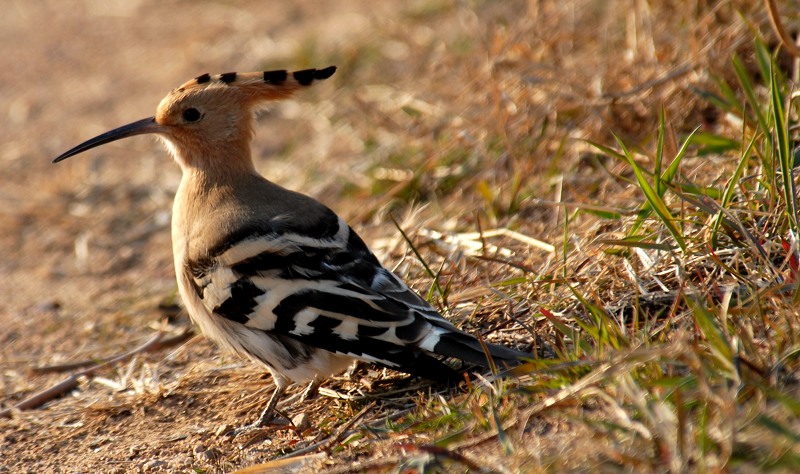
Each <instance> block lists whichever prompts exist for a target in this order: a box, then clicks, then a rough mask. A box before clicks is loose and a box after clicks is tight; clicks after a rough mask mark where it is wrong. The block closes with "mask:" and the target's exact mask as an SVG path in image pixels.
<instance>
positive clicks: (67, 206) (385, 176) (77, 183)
mask: <svg viewBox="0 0 800 474" xmlns="http://www.w3.org/2000/svg"><path fill="white" fill-rule="evenodd" d="M760 7H761V5H760V2H748V1H744V0H741V1H719V2H713V1H702V0H696V1H689V2H684V1H669V0H651V1H646V0H626V1H622V0H618V1H600V0H566V1H563V0H562V1H549V0H504V1H479V0H412V1H408V2H406V1H401V2H398V1H385V0H369V1H366V0H332V1H325V2H317V1H302V0H301V1H293V2H275V1H270V2H265V1H247V0H238V1H237V0H230V1H222V0H220V1H209V0H203V1H179V0H171V1H156V0H109V1H104V0H83V1H79V0H71V1H69V2H62V1H55V0H51V1H44V0H43V1H36V2H29V1H22V0H3V2H2V14H0V91H1V92H0V254H1V255H2V257H3V258H2V259H0V281H2V282H3V286H2V289H0V294H2V295H3V297H1V298H0V320H2V321H3V324H2V325H0V358H2V360H0V363H2V366H3V368H4V370H5V372H4V375H3V378H2V379H1V380H2V384H1V385H0V387H2V389H3V392H4V393H5V394H6V395H10V394H14V397H15V398H19V397H20V396H21V395H22V394H25V393H29V392H30V391H32V390H33V389H34V388H35V387H40V386H42V385H43V383H44V380H43V379H41V378H40V379H38V380H31V379H29V378H28V377H26V375H25V374H26V372H25V368H26V367H28V366H30V365H31V364H35V363H38V362H41V361H43V359H47V360H49V361H57V360H64V359H70V358H75V357H80V356H81V355H86V354H96V353H99V352H103V351H104V350H105V351H113V350H114V348H119V347H120V346H121V345H123V344H127V343H128V341H131V340H139V339H140V338H141V337H143V334H145V333H149V331H150V330H149V329H147V327H148V326H152V325H153V324H155V322H157V321H159V320H160V319H161V318H162V311H161V310H160V309H159V305H162V306H163V305H165V304H167V305H168V304H169V303H170V302H174V298H175V283H174V272H173V268H172V253H171V243H170V235H169V221H170V215H171V206H172V198H173V195H174V192H175V190H176V189H177V186H178V183H179V180H180V172H179V169H178V167H177V166H176V165H175V164H174V163H172V161H171V158H170V157H169V155H168V154H167V152H166V151H165V150H163V149H162V146H161V145H160V143H158V142H157V141H156V140H154V139H153V138H148V137H136V138H131V139H126V140H123V141H119V142H115V143H113V144H110V145H106V146H104V147H101V148H97V149H94V150H92V151H90V152H88V153H86V154H83V155H80V156H76V157H74V158H71V159H69V160H67V161H65V162H63V163H60V164H58V165H53V164H51V163H50V161H51V160H52V159H53V158H54V157H55V156H57V155H59V154H60V153H62V152H64V151H66V150H67V149H69V148H70V147H72V146H74V145H76V144H78V143H80V142H82V141H84V140H86V139H88V138H91V137H93V136H95V135H97V134H99V133H102V132H104V131H107V130H109V129H112V128H115V127H117V126H120V125H123V124H126V123H129V122H132V121H134V120H138V119H141V118H144V117H148V116H151V115H153V114H154V112H155V108H156V106H157V104H158V103H159V101H160V100H161V98H162V97H164V96H165V95H166V94H167V93H168V92H169V91H170V90H172V89H173V88H175V87H178V86H179V85H181V84H182V83H184V82H185V81H187V80H189V79H191V78H193V77H195V76H198V75H200V74H202V73H206V72H208V73H212V74H216V73H223V72H229V71H239V72H246V71H259V70H271V69H289V70H296V69H303V68H309V67H317V68H320V67H326V66H329V65H336V66H338V70H337V72H336V74H335V75H334V76H333V77H332V78H331V79H330V80H328V81H325V82H324V83H320V84H318V85H315V86H314V87H313V88H310V89H308V90H306V91H303V92H302V93H299V94H298V95H297V96H296V97H295V98H294V99H293V100H291V101H286V102H284V103H276V104H274V106H272V107H270V108H269V109H268V110H266V111H264V112H262V113H260V114H259V120H258V123H257V125H256V138H255V142H254V145H253V156H254V159H255V160H256V165H257V168H258V169H259V171H260V172H262V173H263V174H264V175H265V176H266V177H268V178H269V179H271V180H273V181H275V182H277V183H279V184H281V185H283V186H285V187H288V188H290V189H294V190H298V191H302V192H304V193H307V194H310V195H312V196H314V197H316V198H317V199H319V200H321V201H323V202H325V203H326V204H328V205H329V206H330V207H332V208H333V209H334V210H336V211H337V212H338V213H340V214H341V215H343V216H345V217H346V218H347V219H348V220H349V221H350V222H351V224H352V225H353V226H354V227H355V228H356V229H358V231H359V232H360V233H361V234H362V235H363V236H364V237H365V239H366V240H367V241H368V242H370V244H371V246H372V247H373V248H375V250H376V252H377V253H378V254H379V257H381V258H383V259H385V260H387V261H389V262H390V263H391V262H397V261H404V262H406V263H405V265H406V266H405V267H401V270H402V271H401V274H403V275H404V276H408V277H410V278H411V279H412V281H413V282H419V281H420V280H416V279H422V280H421V281H422V283H421V284H420V285H417V287H418V288H423V290H424V289H427V287H428V285H429V284H430V281H429V280H424V278H426V277H425V276H424V272H422V270H421V269H420V268H419V265H418V264H414V263H413V262H412V263H407V261H405V260H404V259H403V257H404V256H405V255H406V254H407V249H406V247H405V244H404V243H403V242H402V239H400V238H399V237H398V233H397V229H396V228H395V226H394V224H392V222H391V220H390V219H389V214H390V213H391V214H392V215H393V216H396V217H397V218H398V220H399V221H400V223H401V226H402V227H404V228H405V229H406V230H407V231H408V233H409V234H410V235H411V236H412V239H413V240H414V241H416V242H419V241H420V240H424V239H422V238H421V237H420V234H419V231H421V230H423V229H424V230H434V231H438V232H448V231H453V232H475V231H478V230H480V229H484V230H485V229H492V228H507V229H512V230H515V231H518V232H521V233H524V234H525V235H528V236H530V237H533V238H537V239H541V240H544V241H547V242H552V243H557V242H558V241H559V239H561V238H563V234H564V228H563V224H564V214H563V208H562V207H560V206H555V205H550V204H547V203H552V202H556V201H564V202H573V203H584V204H591V203H596V202H599V201H602V202H603V205H604V206H609V207H614V206H621V207H627V206H629V205H630V201H629V199H630V194H628V193H626V192H621V190H624V189H625V187H626V183H624V182H620V181H618V180H615V179H610V178H608V177H607V176H606V175H605V174H604V173H605V171H604V169H603V167H602V166H598V161H597V159H595V158H596V157H594V155H593V153H594V151H592V150H593V149H591V147H589V146H588V145H587V144H586V142H585V141H584V140H593V141H597V142H600V143H605V144H612V143H613V138H612V136H611V134H610V132H611V131H613V132H614V133H616V134H618V135H619V136H621V137H622V138H623V139H624V140H625V141H626V143H629V144H631V145H632V146H636V145H638V144H647V143H650V144H652V143H653V137H654V136H655V133H656V130H657V125H658V111H659V109H660V108H661V107H662V106H663V107H664V108H665V109H666V112H667V115H668V117H669V120H670V123H671V125H672V127H674V129H675V130H676V131H677V132H678V133H682V132H685V131H688V130H692V129H694V128H696V127H698V126H701V127H705V128H707V129H714V130H719V129H720V128H725V127H733V128H736V127H737V126H738V125H737V124H731V123H727V122H726V121H725V120H724V117H722V116H721V115H720V114H719V113H718V112H716V111H715V109H714V108H713V107H711V106H710V105H709V104H708V103H706V102H704V100H703V98H702V94H699V93H698V91H702V90H705V89H708V88H713V86H714V84H715V77H725V76H726V75H727V76H730V74H731V72H730V70H731V68H730V66H729V65H730V59H731V57H732V55H733V54H734V53H739V54H741V55H742V57H743V58H745V64H746V66H748V67H751V66H752V53H751V50H752V37H753V35H752V31H753V30H752V28H762V29H763V31H768V30H767V29H766V28H765V27H766V25H768V23H767V22H768V17H767V15H766V12H764V11H762V10H761V9H760ZM643 146H648V145H643ZM595 151H596V150H595ZM699 166H700V168H702V166H706V167H708V168H713V167H714V166H717V165H715V163H714V162H711V161H710V162H708V163H707V164H705V165H699ZM708 168H707V169H708ZM698 172H699V171H698ZM607 178H608V179H607ZM581 225H582V224H581V223H580V222H576V223H575V224H574V225H573V227H571V231H572V232H576V233H577V234H578V235H580V237H578V238H577V239H578V240H580V239H583V238H587V239H588V238H592V237H593V236H594V235H597V234H598V233H601V232H603V231H604V230H605V229H604V228H602V226H601V227H597V224H596V222H593V223H591V224H588V223H587V224H586V227H585V228H584V229H590V228H591V230H586V232H585V233H583V234H581V232H582V227H581ZM426 235H427V234H426ZM520 258H521V259H522V261H524V263H525V265H528V266H529V268H534V269H542V268H545V266H546V265H548V262H552V257H551V256H550V255H548V254H546V253H537V252H532V251H531V252H528V253H523V254H522V256H521V257H520ZM465 278H466V280H467V281H472V282H473V283H474V282H476V281H479V280H480V279H481V278H482V276H481V275H473V276H470V277H465ZM470 278H472V280H470ZM462 289H463V288H462ZM538 291H545V290H538ZM207 353H208V354H214V351H213V350H209V351H208V352H207Z"/></svg>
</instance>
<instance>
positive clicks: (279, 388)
mask: <svg viewBox="0 0 800 474" xmlns="http://www.w3.org/2000/svg"><path fill="white" fill-rule="evenodd" d="M273 380H274V381H275V390H274V391H273V392H272V396H271V397H269V401H268V402H267V406H265V407H264V409H263V410H262V411H261V415H259V417H258V420H256V421H255V422H253V423H250V424H248V425H244V426H241V427H239V428H236V429H235V430H233V431H231V432H230V433H229V434H230V435H233V436H234V437H236V436H239V435H243V434H246V433H250V432H252V431H254V430H257V429H259V428H263V427H265V426H267V425H268V424H269V423H270V422H271V421H272V419H273V418H274V417H275V407H276V406H278V402H279V401H280V399H281V397H283V394H284V393H286V389H287V388H288V387H289V385H291V382H290V381H289V379H286V378H284V377H280V376H275V374H273Z"/></svg>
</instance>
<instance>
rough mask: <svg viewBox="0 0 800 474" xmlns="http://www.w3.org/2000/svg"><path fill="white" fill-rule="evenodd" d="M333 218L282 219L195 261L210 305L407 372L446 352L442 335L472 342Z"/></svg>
mask: <svg viewBox="0 0 800 474" xmlns="http://www.w3.org/2000/svg"><path fill="white" fill-rule="evenodd" d="M328 212H329V214H326V216H325V218H324V219H322V220H320V221H319V222H317V223H316V225H315V227H314V228H311V229H287V228H285V227H283V226H282V225H281V223H280V220H276V221H275V222H276V225H269V224H263V223H262V224H261V225H260V226H259V227H258V228H253V229H245V230H243V231H241V232H238V233H237V234H236V235H233V236H230V237H229V238H228V239H226V242H227V243H226V244H224V245H221V246H218V247H217V248H215V249H212V250H211V251H210V252H209V254H208V255H207V257H205V258H203V259H202V260H200V261H197V262H192V263H190V271H191V273H192V275H193V279H194V283H195V291H196V292H197V295H198V296H199V297H200V298H201V299H202V301H203V304H204V305H205V307H206V308H207V309H208V310H209V311H210V312H212V313H214V314H216V315H218V316H220V317H223V318H226V319H228V320H231V321H235V322H237V323H240V324H243V325H245V326H248V327H250V328H253V329H259V330H263V331H266V332H268V333H270V334H274V335H285V336H288V337H291V338H293V339H295V340H297V341H299V342H302V343H304V344H308V345H309V346H313V347H318V348H322V349H325V350H328V351H331V352H334V353H340V354H346V355H351V356H353V357H357V358H359V359H362V360H369V361H375V362H380V363H382V364H385V365H387V366H390V367H394V368H399V369H401V370H406V371H410V370H408V367H409V366H413V365H415V364H418V363H419V361H418V359H419V357H420V356H421V355H424V353H425V352H430V353H440V351H438V350H437V345H439V343H440V341H441V339H442V335H446V334H450V333H455V334H460V335H462V336H464V337H467V338H470V336H467V335H466V334H464V333H461V332H460V331H459V330H458V329H457V328H455V327H454V326H453V325H452V324H450V323H449V322H448V321H447V320H445V319H444V318H442V317H441V316H440V315H439V313H438V312H437V311H436V310H435V309H434V308H433V307H431V306H430V305H429V304H428V303H427V302H426V301H424V300H423V299H422V298H420V297H419V296H418V295H417V294H416V293H414V292H413V291H411V290H410V289H409V288H408V287H407V286H406V284H405V283H404V282H402V281H401V280H400V279H399V278H397V277H396V276H395V275H394V274H392V273H391V272H390V271H388V270H386V269H385V268H384V267H383V266H382V265H381V264H380V262H378V260H377V258H376V257H375V256H374V255H373V254H372V253H371V252H370V251H369V249H368V248H367V246H366V245H365V244H364V242H363V241H362V240H361V238H360V237H359V236H358V235H357V234H356V233H355V232H354V231H353V230H352V229H351V228H350V227H349V226H347V224H345V223H344V221H342V220H341V219H340V218H338V217H337V216H336V215H335V214H333V213H332V212H331V211H328ZM284 222H285V221H284ZM301 230H302V232H301ZM475 342H477V341H475ZM445 355H451V356H455V357H458V356H459V355H458V354H445ZM425 359H428V358H427V357H425ZM417 372H418V371H417ZM412 373H414V371H412Z"/></svg>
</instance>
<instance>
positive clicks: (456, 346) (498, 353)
mask: <svg viewBox="0 0 800 474" xmlns="http://www.w3.org/2000/svg"><path fill="white" fill-rule="evenodd" d="M485 344H486V349H488V351H489V355H491V357H492V359H493V360H494V363H495V365H496V366H497V367H498V368H501V369H503V368H507V367H513V366H516V365H519V364H521V363H522V362H523V360H522V359H523V358H526V357H530V355H529V354H526V353H524V352H520V351H517V350H514V349H509V348H508V347H505V346H500V345H497V344H489V343H488V342H487V343H485ZM433 351H434V352H435V353H437V354H439V355H443V356H446V357H453V358H455V359H460V360H463V361H464V362H468V363H470V364H474V365H479V366H481V367H490V364H489V361H488V360H487V358H486V352H485V350H484V346H483V345H482V344H481V342H480V341H479V340H477V339H476V338H474V337H472V336H470V335H469V334H464V333H456V332H453V333H447V334H442V335H441V337H440V339H439V342H438V343H436V346H434V348H433Z"/></svg>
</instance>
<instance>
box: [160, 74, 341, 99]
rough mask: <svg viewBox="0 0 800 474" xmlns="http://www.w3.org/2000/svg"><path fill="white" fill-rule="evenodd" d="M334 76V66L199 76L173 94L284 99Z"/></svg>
mask: <svg viewBox="0 0 800 474" xmlns="http://www.w3.org/2000/svg"><path fill="white" fill-rule="evenodd" d="M334 72H336V66H329V67H326V68H324V69H304V70H301V71H294V72H288V71H286V70H283V69H281V70H274V71H263V72H226V73H223V74H216V75H213V76H212V75H210V74H201V75H199V76H197V77H195V78H194V79H192V80H191V81H188V82H186V83H185V84H183V85H182V86H180V87H178V88H177V89H175V90H174V91H173V92H172V95H183V94H186V93H192V92H197V91H200V90H205V89H217V88H226V87H229V88H235V89H236V90H239V91H241V92H244V93H245V94H246V95H247V96H249V97H250V98H252V99H253V100H256V101H261V100H277V99H283V98H286V97H288V96H290V95H291V94H292V92H294V91H295V90H297V89H300V88H302V87H305V86H309V85H311V84H312V83H313V82H314V81H319V80H323V79H327V78H329V77H331V76H332V75H333V73H334Z"/></svg>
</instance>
